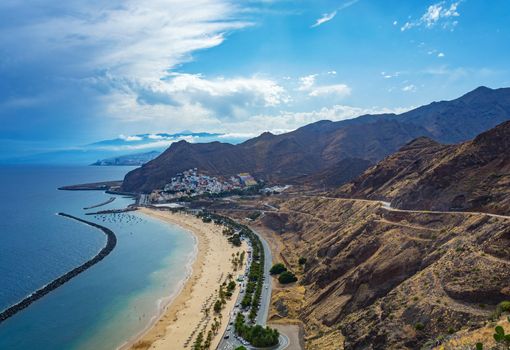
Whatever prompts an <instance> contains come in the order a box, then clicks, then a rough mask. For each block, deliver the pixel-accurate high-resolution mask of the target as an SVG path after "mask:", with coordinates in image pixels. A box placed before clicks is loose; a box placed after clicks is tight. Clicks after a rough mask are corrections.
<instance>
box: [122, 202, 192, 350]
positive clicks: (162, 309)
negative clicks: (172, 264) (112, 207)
mask: <svg viewBox="0 0 510 350" xmlns="http://www.w3.org/2000/svg"><path fill="white" fill-rule="evenodd" d="M138 211H140V212H142V213H143V214H145V215H148V216H150V217H151V218H155V217H154V216H153V215H151V214H149V213H147V212H143V211H142V210H140V209H138ZM158 220H159V219H158ZM174 225H176V226H178V227H179V228H181V229H183V230H184V231H186V232H188V233H189V234H190V235H191V236H192V237H193V242H194V244H193V251H192V252H191V254H190V257H189V260H188V261H187V263H186V276H185V277H184V279H182V280H181V281H180V282H179V286H178V288H177V289H176V291H175V292H173V293H172V294H171V295H168V296H165V297H162V298H160V299H158V300H157V308H158V312H157V314H155V315H154V316H152V317H151V319H150V322H149V324H148V325H147V326H145V327H144V328H143V330H141V331H140V332H139V333H138V334H137V335H135V336H134V337H132V338H131V339H129V340H128V341H126V342H125V343H123V344H121V345H120V346H118V347H117V348H116V350H128V349H133V346H134V345H135V344H136V343H138V342H139V341H141V340H142V339H143V338H144V337H146V336H147V334H148V333H149V332H150V331H151V329H152V328H153V327H154V326H155V325H156V323H157V322H158V321H159V320H160V319H161V318H162V317H163V316H164V315H165V314H166V313H167V311H168V309H169V307H170V306H171V305H172V303H174V302H175V301H176V299H177V298H178V296H179V295H180V294H181V293H182V292H183V290H184V289H185V287H186V285H187V284H188V282H189V280H190V279H191V277H192V275H193V267H194V265H195V263H196V262H197V260H198V254H199V249H198V244H199V243H198V237H197V236H196V234H195V233H194V232H193V231H192V230H189V229H187V228H184V227H182V226H180V225H178V224H174Z"/></svg>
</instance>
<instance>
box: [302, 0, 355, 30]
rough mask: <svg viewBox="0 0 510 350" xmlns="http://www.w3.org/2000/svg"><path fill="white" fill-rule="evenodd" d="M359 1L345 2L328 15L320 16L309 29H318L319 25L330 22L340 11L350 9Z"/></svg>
mask: <svg viewBox="0 0 510 350" xmlns="http://www.w3.org/2000/svg"><path fill="white" fill-rule="evenodd" d="M358 1H359V0H351V1H347V2H345V3H343V4H342V5H340V6H339V7H338V8H337V9H336V10H335V11H333V12H330V13H324V14H322V16H321V17H319V18H318V19H317V20H316V21H315V23H314V24H312V25H311V26H310V28H315V27H318V26H320V25H321V24H324V23H326V22H329V21H331V20H332V19H333V18H335V16H336V15H337V13H338V12H339V11H342V10H344V9H346V8H348V7H351V6H352V5H354V4H355V3H357V2H358Z"/></svg>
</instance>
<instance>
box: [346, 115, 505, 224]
mask: <svg viewBox="0 0 510 350" xmlns="http://www.w3.org/2000/svg"><path fill="white" fill-rule="evenodd" d="M338 193H339V194H340V195H344V196H347V197H358V198H369V199H384V200H387V201H391V202H392V205H393V206H395V207H397V208H405V209H425V210H463V211H484V212H491V213H496V214H507V215H509V214H510V122H504V123H502V124H500V125H498V126H497V127H495V128H493V129H491V130H489V131H487V132H484V133H482V134H480V135H479V136H477V137H476V138H474V139H473V140H472V141H468V142H464V143H461V144H458V145H443V144H439V143H437V142H435V141H433V140H430V139H427V138H419V139H417V140H414V141H412V142H411V143H409V144H407V145H406V146H404V147H403V148H401V149H400V150H399V151H398V152H396V153H395V154H393V155H391V156H389V157H387V158H386V159H384V160H383V161H381V162H380V163H379V164H377V165H376V166H374V167H372V168H370V169H369V170H367V171H366V172H365V173H364V174H363V175H361V176H360V177H359V178H357V179H356V180H355V181H353V182H352V183H351V184H347V185H344V186H343V187H342V188H341V189H340V190H339V191H338Z"/></svg>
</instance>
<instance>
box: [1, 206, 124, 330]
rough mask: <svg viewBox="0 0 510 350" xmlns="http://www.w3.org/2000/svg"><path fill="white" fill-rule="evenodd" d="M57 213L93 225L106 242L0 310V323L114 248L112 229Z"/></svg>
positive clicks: (114, 241) (96, 261) (115, 239)
mask: <svg viewBox="0 0 510 350" xmlns="http://www.w3.org/2000/svg"><path fill="white" fill-rule="evenodd" d="M57 215H59V216H62V217H65V218H68V219H71V220H75V221H78V222H81V223H84V224H86V225H89V226H92V227H95V228H97V229H99V230H100V231H102V232H103V234H104V235H105V236H106V244H105V245H104V247H103V248H101V249H100V250H99V252H97V254H95V255H94V256H93V257H92V258H90V259H88V260H87V261H85V262H84V263H82V264H81V265H79V266H77V267H75V268H74V269H72V270H70V271H68V272H66V273H64V274H63V275H61V276H59V277H57V278H55V279H54V280H52V281H51V282H49V283H47V284H45V285H44V286H42V287H41V288H39V289H37V290H36V291H34V292H32V293H31V294H30V295H28V296H27V297H25V298H24V299H22V300H21V301H19V302H17V303H16V304H14V305H11V306H10V307H8V308H7V309H5V310H3V311H1V312H0V323H2V322H4V321H5V320H7V319H8V318H10V317H12V316H14V315H16V314H17V313H18V312H20V311H23V310H24V309H26V308H27V307H29V306H30V305H31V304H32V303H34V302H36V301H37V300H39V299H41V298H42V297H44V296H45V295H47V294H49V293H51V292H52V291H54V290H56V289H57V288H59V287H60V286H62V285H63V284H65V283H67V282H69V281H70V280H72V279H73V278H74V277H76V276H78V275H79V274H81V273H82V272H85V271H86V270H88V269H89V268H91V267H92V266H94V265H95V264H97V263H98V262H100V261H101V260H103V259H104V258H106V257H107V256H108V255H109V254H110V253H111V252H112V251H113V249H114V248H115V246H116V245H117V237H116V236H115V233H113V231H112V230H110V229H109V228H107V227H105V226H101V225H99V224H96V223H94V222H90V221H87V220H83V219H81V218H78V217H76V216H73V215H70V214H66V213H58V214H57Z"/></svg>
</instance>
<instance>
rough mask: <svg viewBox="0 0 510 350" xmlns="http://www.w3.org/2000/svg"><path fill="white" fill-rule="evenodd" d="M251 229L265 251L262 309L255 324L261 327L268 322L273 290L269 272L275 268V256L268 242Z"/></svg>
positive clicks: (260, 308)
mask: <svg viewBox="0 0 510 350" xmlns="http://www.w3.org/2000/svg"><path fill="white" fill-rule="evenodd" d="M250 228H251V230H252V231H253V232H254V233H255V234H256V235H257V236H258V237H259V239H260V242H262V248H263V249H264V287H263V288H262V295H261V297H260V307H259V312H258V313H257V318H256V319H255V323H256V324H259V325H261V326H265V325H266V322H267V316H268V315H269V306H270V304H271V291H272V288H273V284H272V280H271V275H270V274H269V270H271V266H273V256H272V255H271V249H269V244H267V242H266V240H265V239H264V238H263V237H262V236H261V235H260V234H259V233H258V232H257V231H255V230H254V229H253V228H252V227H250Z"/></svg>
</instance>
